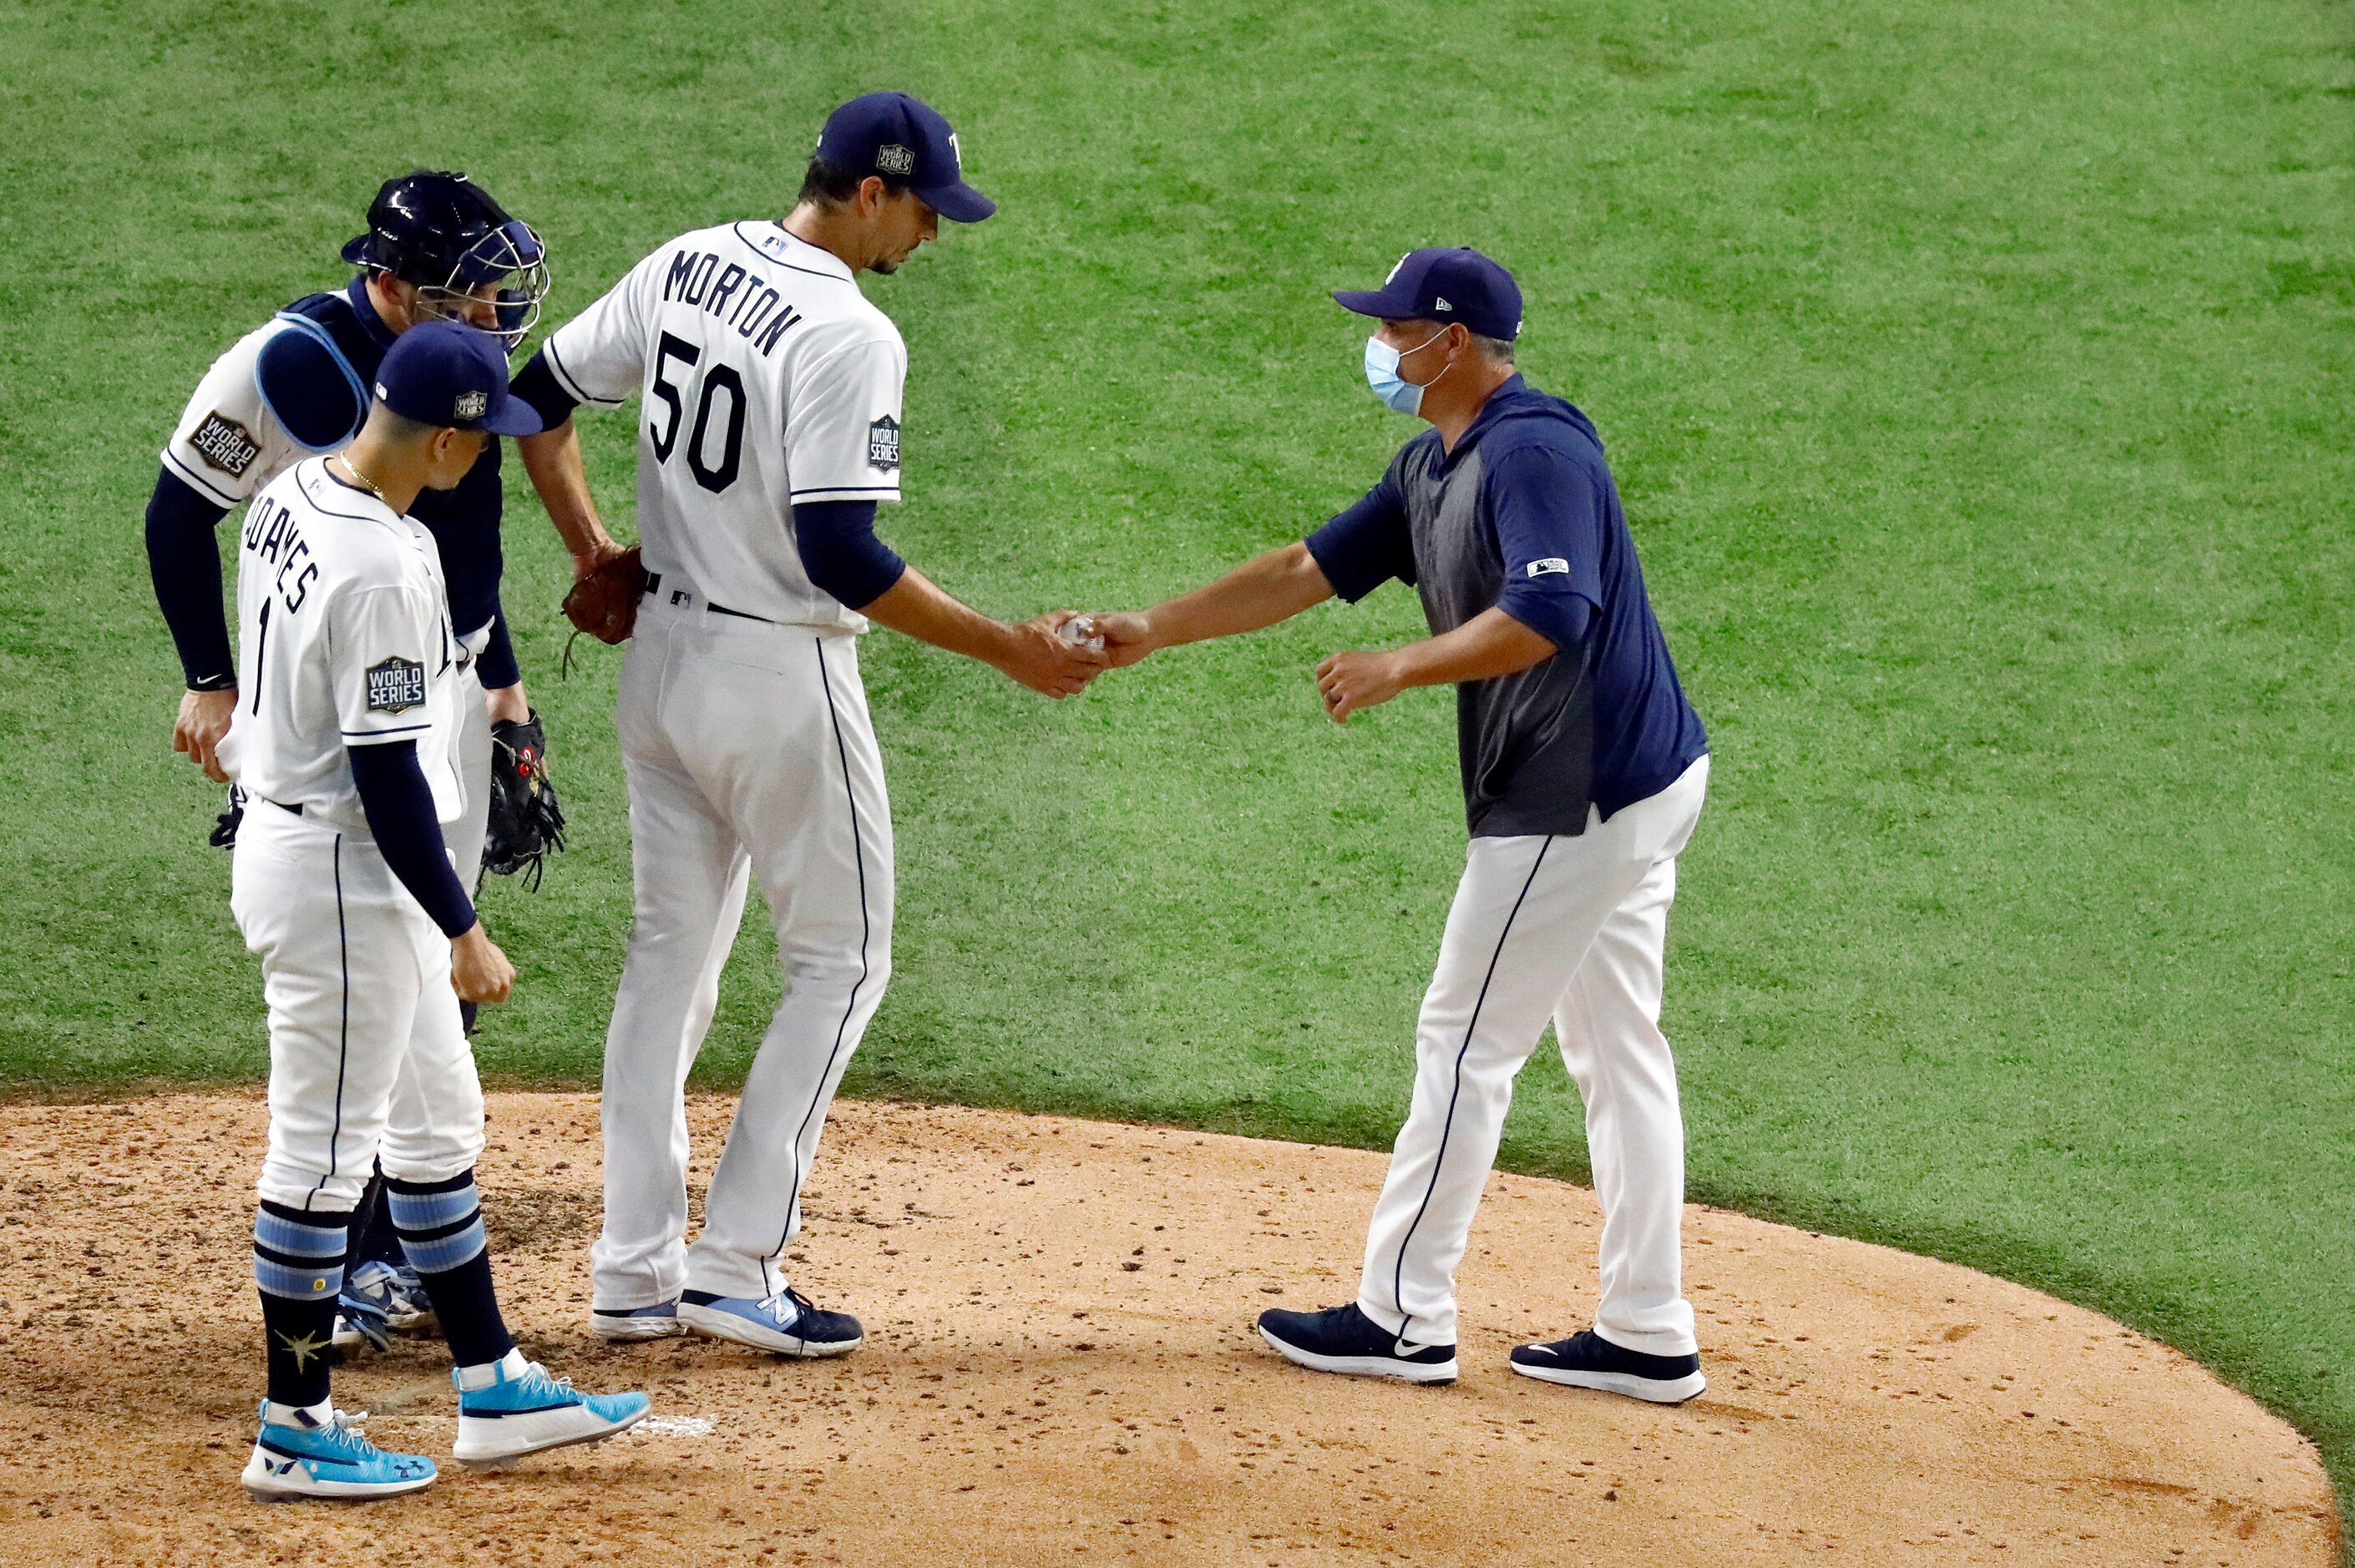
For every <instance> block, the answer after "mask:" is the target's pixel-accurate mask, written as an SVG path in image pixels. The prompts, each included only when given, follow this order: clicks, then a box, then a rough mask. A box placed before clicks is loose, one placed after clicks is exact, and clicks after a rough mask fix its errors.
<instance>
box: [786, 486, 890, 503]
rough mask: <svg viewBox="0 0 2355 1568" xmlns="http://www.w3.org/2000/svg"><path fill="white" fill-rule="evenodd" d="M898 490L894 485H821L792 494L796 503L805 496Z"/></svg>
mask: <svg viewBox="0 0 2355 1568" xmlns="http://www.w3.org/2000/svg"><path fill="white" fill-rule="evenodd" d="M899 488H900V487H899V486H898V485H896V484H821V485H819V486H818V487H817V488H816V489H815V490H796V491H794V492H793V497H794V500H796V501H798V500H800V499H801V498H802V497H803V496H805V495H847V494H849V493H851V492H853V491H858V492H860V493H867V492H871V491H877V490H890V491H896V490H898V489H899Z"/></svg>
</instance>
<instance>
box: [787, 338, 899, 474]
mask: <svg viewBox="0 0 2355 1568" xmlns="http://www.w3.org/2000/svg"><path fill="white" fill-rule="evenodd" d="M907 377H908V351H907V349H906V348H905V347H904V346H903V345H902V344H900V338H899V334H896V333H894V334H890V335H889V336H885V337H868V338H862V339H859V340H858V341H856V342H852V343H849V344H845V345H843V346H842V347H841V348H838V349H836V350H835V351H834V352H833V353H831V354H828V355H824V356H822V357H819V358H816V359H815V360H814V361H813V362H812V363H811V364H810V366H809V367H808V368H807V369H806V370H805V371H803V372H802V374H801V375H800V376H797V377H796V378H795V379H794V383H793V385H792V386H790V387H787V388H786V397H787V399H788V403H787V407H786V410H785V472H786V476H787V478H788V480H789V481H790V482H791V484H792V486H793V493H792V496H791V498H790V499H791V501H792V502H793V503H794V504H799V503H803V502H809V501H897V500H899V499H900V389H901V387H903V385H904V384H905V383H906V381H907Z"/></svg>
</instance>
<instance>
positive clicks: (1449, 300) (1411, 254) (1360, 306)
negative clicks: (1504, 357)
mask: <svg viewBox="0 0 2355 1568" xmlns="http://www.w3.org/2000/svg"><path fill="white" fill-rule="evenodd" d="M1333 298H1334V300H1335V302H1337V303H1338V304H1339V305H1340V306H1341V308H1342V309H1344V310H1350V311H1355V312H1357V313H1359V315H1361V316H1380V317H1381V318H1383V319H1384V320H1387V321H1433V322H1462V323H1464V324H1465V326H1467V327H1470V328H1471V329H1472V330H1473V331H1474V332H1475V333H1476V334H1479V335H1480V336H1482V337H1497V338H1502V339H1504V340H1505V341H1506V342H1507V343H1510V342H1512V341H1513V340H1514V339H1515V338H1517V337H1518V336H1520V335H1521V286H1520V285H1519V284H1518V283H1516V282H1514V281H1513V275H1512V274H1511V273H1510V272H1508V271H1506V270H1504V269H1503V268H1502V267H1499V266H1498V265H1497V263H1495V262H1494V261H1491V260H1488V259H1487V257H1486V256H1483V255H1481V254H1480V253H1479V252H1478V251H1477V250H1475V249H1472V248H1471V247H1469V246H1457V247H1455V248H1453V249H1450V248H1448V247H1445V246H1438V245H1434V246H1431V247H1428V248H1426V249H1422V250H1410V251H1408V252H1407V253H1406V254H1405V255H1404V256H1402V257H1401V258H1399V264H1398V265H1397V266H1395V267H1393V268H1391V275H1390V276H1389V277H1387V278H1385V279H1383V280H1382V286H1381V287H1380V288H1379V289H1336V290H1334V291H1333Z"/></svg>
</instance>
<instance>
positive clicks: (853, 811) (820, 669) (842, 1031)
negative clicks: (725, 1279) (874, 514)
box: [761, 637, 873, 1285]
mask: <svg viewBox="0 0 2355 1568" xmlns="http://www.w3.org/2000/svg"><path fill="white" fill-rule="evenodd" d="M810 646H811V647H813V648H815V650H816V651H817V677H818V684H819V685H821V686H823V687H825V688H826V716H827V717H828V718H830V719H832V720H833V721H834V750H835V755H836V756H837V758H840V759H841V762H842V793H843V798H844V799H845V800H848V801H849V802H850V854H851V859H852V861H853V863H856V864H857V866H858V979H857V980H853V981H852V982H851V985H850V996H849V998H848V1000H847V1001H844V1003H843V1004H842V1022H839V1023H837V1024H836V1025H835V1026H834V1049H833V1050H831V1051H829V1052H827V1053H826V1070H825V1071H824V1072H822V1073H820V1074H819V1075H818V1078H817V1087H816V1088H815V1089H813V1090H812V1091H811V1092H810V1104H809V1109H808V1110H806V1111H804V1112H803V1113H802V1122H801V1126H799V1127H798V1128H794V1185H793V1190H792V1192H789V1193H787V1194H786V1198H785V1224H784V1228H783V1230H781V1231H779V1232H778V1233H777V1245H775V1246H773V1247H772V1248H770V1249H769V1250H770V1252H771V1253H772V1254H776V1253H781V1252H783V1251H784V1250H785V1243H786V1242H788V1241H790V1240H791V1239H793V1228H794V1211H795V1210H797V1209H799V1208H800V1206H801V1201H802V1139H805V1138H806V1137H807V1136H808V1135H809V1124H810V1118H812V1117H815V1115H817V1112H818V1107H820V1106H822V1105H824V1104H825V1103H826V1085H827V1083H828V1082H829V1081H830V1080H831V1079H832V1078H833V1076H834V1065H835V1062H836V1061H837V1059H838V1058H839V1057H840V1056H841V1055H842V1041H843V1036H844V1035H846V1034H847V1033H849V1032H850V1020H851V1017H852V1015H854V1014H855V1013H857V1012H858V992H859V989H860V988H861V987H863V986H864V985H866V983H867V975H868V963H867V942H868V935H869V933H870V930H871V928H872V924H873V922H872V918H871V916H869V914H868V907H867V846H866V843H865V842H864V840H865V837H866V834H865V831H864V824H863V823H861V822H860V821H859V818H858V790H857V789H853V788H851V783H850V747H849V745H848V743H847V742H846V741H845V740H844V739H843V738H842V714H841V711H840V710H839V709H838V708H837V707H836V706H835V701H834V673H833V672H832V671H831V670H829V669H828V668H827V667H826V639H825V638H823V637H813V638H811V639H810ZM768 1276H769V1260H768V1259H767V1258H765V1257H764V1258H762V1260H761V1282H762V1284H764V1285H765V1284H767V1283H768Z"/></svg>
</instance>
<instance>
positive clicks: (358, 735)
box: [343, 670, 441, 741]
mask: <svg viewBox="0 0 2355 1568" xmlns="http://www.w3.org/2000/svg"><path fill="white" fill-rule="evenodd" d="M434 673H435V674H437V675H438V674H440V673H441V672H440V671H438V670H437V671H435V672H434ZM432 727H433V726H432V725H431V724H405V725H401V726H398V727H396V728H393V729H347V730H345V731H344V732H343V733H344V734H345V735H346V736H350V737H352V738H354V739H357V740H362V741H368V740H389V739H390V738H392V737H393V736H396V735H414V734H416V733H417V732H418V731H419V730H421V729H432Z"/></svg>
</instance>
